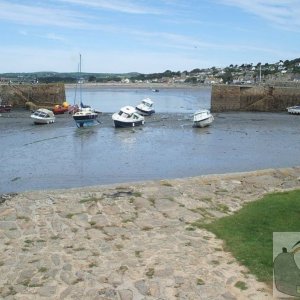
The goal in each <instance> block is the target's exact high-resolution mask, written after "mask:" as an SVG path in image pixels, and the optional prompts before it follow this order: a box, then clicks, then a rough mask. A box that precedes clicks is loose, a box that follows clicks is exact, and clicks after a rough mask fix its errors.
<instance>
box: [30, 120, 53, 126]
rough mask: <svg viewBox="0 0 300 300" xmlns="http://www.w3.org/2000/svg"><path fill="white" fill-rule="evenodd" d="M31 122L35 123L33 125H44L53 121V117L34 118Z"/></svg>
mask: <svg viewBox="0 0 300 300" xmlns="http://www.w3.org/2000/svg"><path fill="white" fill-rule="evenodd" d="M33 123H34V124H35V125H45V124H52V123H54V120H53V119H47V120H46V119H39V120H38V119H34V120H33Z"/></svg>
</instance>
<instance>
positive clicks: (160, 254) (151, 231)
mask: <svg viewBox="0 0 300 300" xmlns="http://www.w3.org/2000/svg"><path fill="white" fill-rule="evenodd" d="M297 188H300V167H295V168H285V169H268V170H261V171H255V172H243V173H232V174H224V175H209V176H199V177H191V178H186V179H173V180H159V181H145V182H142V183H126V184H114V185H106V186H93V187H84V188H74V189H66V190H44V191H33V192H24V193H20V194H7V195H2V196H0V200H1V201H0V202H1V204H0V238H1V240H2V242H1V245H0V248H1V254H0V271H1V273H0V274H1V275H0V297H1V299H23V300H27V299H28V300H29V299H43V298H49V299H118V300H130V299H149V300H150V299H168V300H169V299H272V292H271V290H270V288H269V287H268V286H266V285H264V284H263V283H261V282H258V281H257V280H256V279H255V277H254V276H253V275H251V274H249V273H248V270H247V269H246V268H245V267H243V266H241V265H240V264H239V263H238V262H237V261H236V260H235V258H234V257H233V256H232V255H231V254H230V253H228V252H225V251H224V248H223V242H222V241H221V240H218V239H217V238H216V237H215V236H214V235H213V234H212V233H210V232H208V231H206V230H203V229H196V228H195V230H189V228H190V223H192V222H194V221H196V220H199V219H202V220H203V221H205V220H210V219H213V218H219V217H222V216H224V215H226V214H232V213H233V212H235V211H237V210H238V209H240V208H241V207H242V206H243V205H244V204H245V203H247V202H250V201H254V200H257V199H259V198H261V197H262V196H263V195H264V194H266V193H269V192H277V191H286V190H290V189H297ZM225 206H226V207H227V210H224V207H225ZM238 281H243V282H245V283H246V287H247V288H246V289H243V290H242V289H239V288H237V287H236V286H235V284H236V283H237V282H238Z"/></svg>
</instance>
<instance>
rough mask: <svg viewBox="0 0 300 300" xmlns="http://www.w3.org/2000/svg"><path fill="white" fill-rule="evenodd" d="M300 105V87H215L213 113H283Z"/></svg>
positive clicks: (213, 90)
mask: <svg viewBox="0 0 300 300" xmlns="http://www.w3.org/2000/svg"><path fill="white" fill-rule="evenodd" d="M299 103H300V88H299V87H298V86H294V87H288V86H275V85H274V86H273V85H259V86H246V85H213V86H212V92H211V110H212V112H225V111H263V112H281V111H286V108H287V107H289V106H293V105H299Z"/></svg>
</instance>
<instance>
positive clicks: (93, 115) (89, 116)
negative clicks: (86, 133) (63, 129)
mask: <svg viewBox="0 0 300 300" xmlns="http://www.w3.org/2000/svg"><path fill="white" fill-rule="evenodd" d="M97 118H98V112H96V111H95V110H94V109H92V108H91V107H90V106H85V105H83V104H82V102H81V104H80V106H79V108H78V111H77V112H75V113H74V114H73V119H74V121H75V122H76V125H77V127H83V126H86V125H87V126H89V125H94V124H95V122H96V121H97V120H96V119H97Z"/></svg>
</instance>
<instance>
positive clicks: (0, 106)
mask: <svg viewBox="0 0 300 300" xmlns="http://www.w3.org/2000/svg"><path fill="white" fill-rule="evenodd" d="M11 109H12V105H10V104H7V103H4V102H3V100H2V99H1V98H0V113H7V112H10V111H11Z"/></svg>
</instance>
